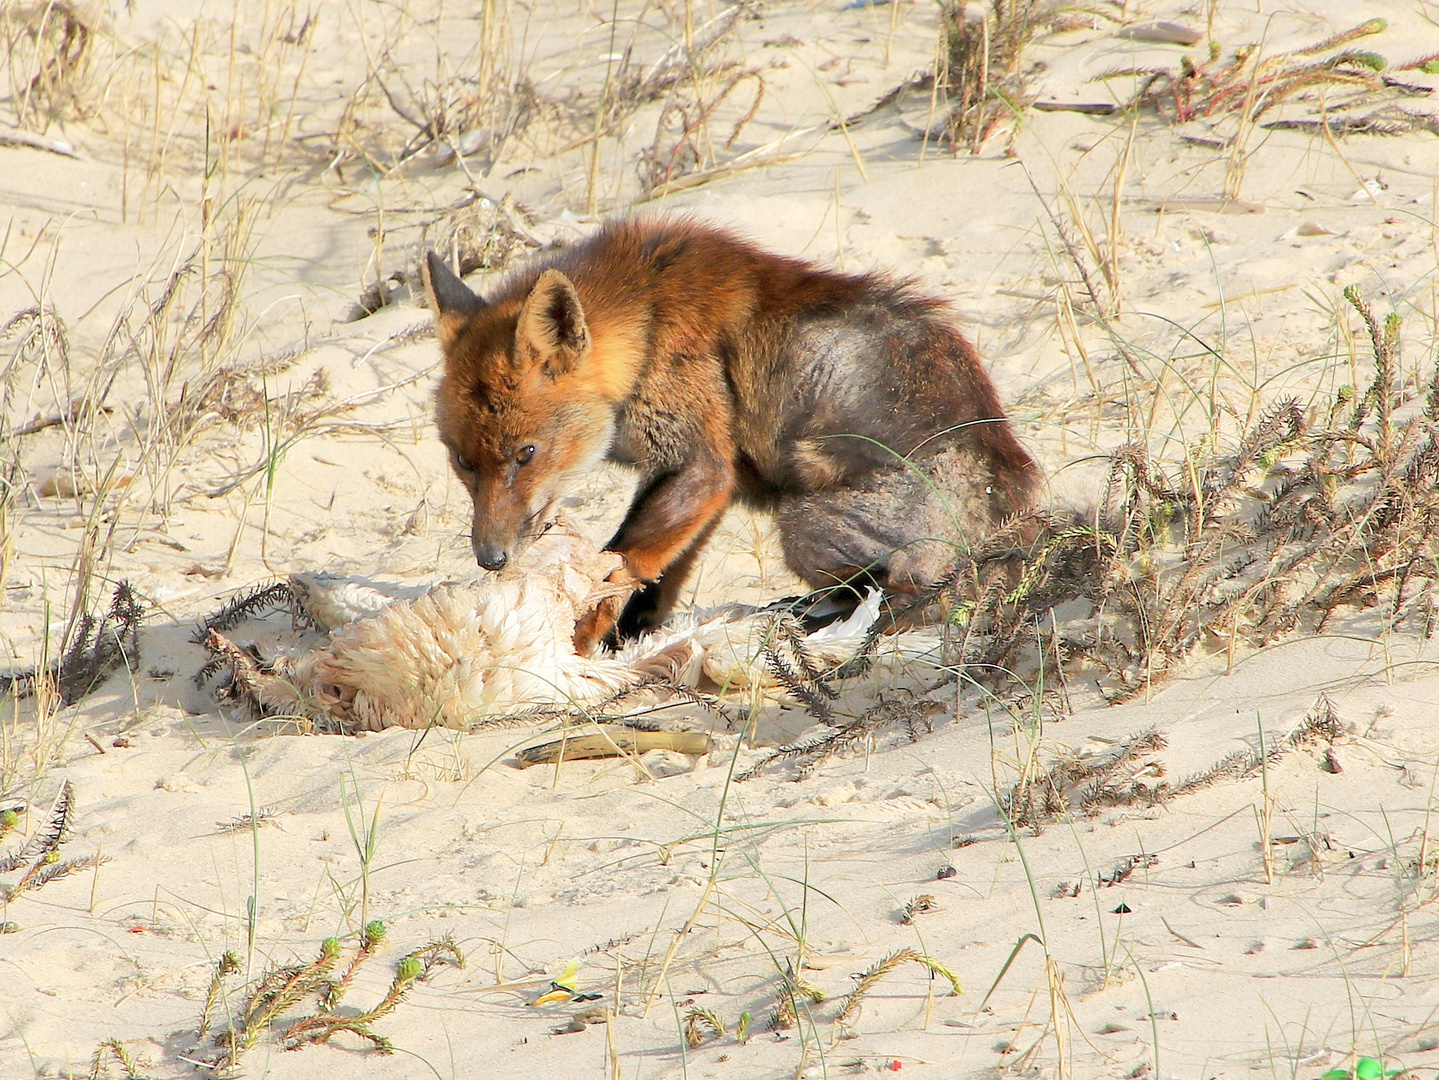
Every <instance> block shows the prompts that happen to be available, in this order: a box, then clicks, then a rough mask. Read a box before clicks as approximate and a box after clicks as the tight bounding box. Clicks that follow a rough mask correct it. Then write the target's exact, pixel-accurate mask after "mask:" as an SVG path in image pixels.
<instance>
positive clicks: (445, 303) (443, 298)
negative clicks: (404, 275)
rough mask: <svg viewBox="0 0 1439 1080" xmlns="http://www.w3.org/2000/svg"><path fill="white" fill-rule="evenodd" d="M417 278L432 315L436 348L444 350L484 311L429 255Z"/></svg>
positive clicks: (445, 267) (432, 254) (436, 258)
mask: <svg viewBox="0 0 1439 1080" xmlns="http://www.w3.org/2000/svg"><path fill="white" fill-rule="evenodd" d="M420 276H421V277H423V278H424V279H425V296H426V298H427V299H428V300H429V302H430V310H431V311H433V312H434V313H435V331H436V332H437V333H438V334H439V335H440V344H441V345H442V346H448V345H449V344H450V342H452V341H454V340H455V337H456V336H457V335H458V334H459V332H460V331H461V330H462V329H464V326H465V324H466V323H467V322H469V321H470V319H471V318H473V317H474V316H475V315H478V314H479V313H480V312H482V311H484V310H485V307H486V305H485V302H484V301H483V300H481V299H480V298H479V297H478V296H476V295H475V294H474V293H473V292H471V291H470V287H469V286H468V285H466V284H465V283H464V282H463V281H461V280H460V279H459V278H457V277H456V276H455V274H454V271H452V270H451V269H450V268H449V266H448V265H446V263H445V260H444V259H442V258H440V257H439V255H437V254H435V252H433V251H428V252H426V253H425V260H424V262H422V263H420Z"/></svg>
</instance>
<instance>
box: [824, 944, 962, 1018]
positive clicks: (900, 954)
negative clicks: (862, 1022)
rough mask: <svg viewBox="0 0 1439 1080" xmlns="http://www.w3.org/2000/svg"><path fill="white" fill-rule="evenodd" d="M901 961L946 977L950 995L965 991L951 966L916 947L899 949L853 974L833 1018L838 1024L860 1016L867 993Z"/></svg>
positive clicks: (900, 964)
mask: <svg viewBox="0 0 1439 1080" xmlns="http://www.w3.org/2000/svg"><path fill="white" fill-rule="evenodd" d="M904 964H919V965H920V966H921V967H923V968H925V969H926V970H927V971H928V972H929V974H930V977H931V978H933V977H934V976H936V975H937V976H940V977H941V978H944V979H946V980H948V982H949V987H950V992H951V993H953V994H962V993H964V987H963V986H961V985H960V983H959V976H958V975H956V974H955V973H954V971H953V970H952V969H951V968H948V967H946V966H945V965H944V964H942V963H940V962H939V961H938V960H936V959H935V958H934V957H932V956H926V955H925V954H923V953H921V952H919V951H918V950H916V949H899V950H896V951H895V952H892V953H890V954H889V955H888V956H886V957H883V958H882V959H880V960H878V961H877V962H876V963H874V964H872V965H871V966H870V967H869V968H868V969H867V970H865V971H863V972H861V973H860V974H858V975H856V976H855V980H856V982H855V987H854V989H853V990H851V991H850V992H849V993H848V994H846V995H845V996H844V997H843V998H842V999H841V1008H840V1012H839V1016H838V1017H837V1018H836V1019H837V1022H838V1023H839V1025H840V1026H841V1027H844V1026H845V1025H847V1024H849V1022H850V1021H852V1020H853V1019H854V1018H855V1017H856V1016H858V1015H859V1008H860V1005H861V1003H862V1002H863V1000H864V997H865V995H866V994H868V993H869V992H870V991H871V990H873V989H874V987H875V984H877V983H878V982H879V981H880V980H881V979H883V978H884V977H885V976H886V975H888V974H889V973H890V972H892V971H894V970H895V969H896V968H898V967H901V966H903V965H904Z"/></svg>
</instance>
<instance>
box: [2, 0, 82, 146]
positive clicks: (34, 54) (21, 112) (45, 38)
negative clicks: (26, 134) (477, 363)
mask: <svg viewBox="0 0 1439 1080" xmlns="http://www.w3.org/2000/svg"><path fill="white" fill-rule="evenodd" d="M94 39H95V28H94V26H93V25H92V23H91V22H90V21H89V20H87V19H86V18H85V17H84V15H83V14H82V13H81V11H80V10H79V9H78V8H77V7H76V6H75V5H74V4H69V3H65V2H63V0H42V2H37V3H30V4H17V5H14V6H11V5H9V4H7V5H5V7H4V9H3V10H0V48H3V49H4V50H5V59H6V68H7V69H8V71H9V73H10V93H9V96H8V97H7V98H6V99H5V102H6V104H7V105H9V107H10V110H11V112H12V113H13V115H14V117H15V124H16V126H17V127H21V128H32V129H34V130H38V131H42V132H43V131H44V130H45V129H46V128H48V127H49V126H50V125H51V124H52V123H54V122H56V121H60V120H66V119H70V118H72V117H82V116H85V115H87V114H88V112H89V109H90V105H89V102H90V98H91V93H90V85H89V83H90V76H91V70H92V67H91V55H92V53H93V45H94Z"/></svg>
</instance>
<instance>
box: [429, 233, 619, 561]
mask: <svg viewBox="0 0 1439 1080" xmlns="http://www.w3.org/2000/svg"><path fill="white" fill-rule="evenodd" d="M423 270H424V278H425V291H426V294H427V295H428V297H429V301H430V310H431V311H433V312H434V313H435V328H436V331H437V332H438V334H439V338H440V345H441V347H442V348H443V349H444V353H445V373H444V376H443V377H442V378H441V380H440V387H439V391H438V392H437V394H436V410H435V418H436V421H437V423H438V424H439V429H440V438H441V440H443V441H444V444H445V446H446V447H447V448H448V449H449V452H450V464H451V465H452V466H454V469H455V473H456V474H457V475H458V476H459V478H460V481H461V482H462V483H463V484H464V485H465V487H466V489H467V490H468V491H469V493H470V496H471V498H472V499H474V504H475V514H474V523H473V525H472V526H471V529H470V540H471V543H472V545H473V547H474V552H475V559H476V561H478V562H479V564H480V565H481V566H483V567H484V568H485V569H486V570H499V569H500V568H501V567H503V566H504V565H505V564H506V563H507V562H509V561H510V560H511V559H512V558H514V557H515V556H516V555H518V554H519V553H520V552H522V551H523V550H524V549H525V548H526V547H528V546H529V543H530V541H532V540H533V539H534V538H535V537H536V536H538V535H539V534H540V533H541V532H542V531H543V530H544V527H545V525H546V524H547V522H548V518H549V516H550V509H551V507H552V506H553V505H554V503H555V501H556V500H557V499H558V498H559V496H560V494H561V493H562V491H563V490H564V488H565V486H566V485H567V483H568V482H569V481H570V480H571V479H572V478H573V477H575V476H576V475H577V474H579V473H581V472H584V471H586V470H588V469H591V468H593V467H594V466H595V465H597V464H598V463H599V462H600V461H602V460H603V459H604V457H605V454H606V453H607V452H608V451H609V447H610V441H611V439H612V438H613V436H614V425H615V416H614V405H613V403H612V402H610V401H608V400H606V398H605V397H604V396H603V395H602V394H600V393H598V392H597V390H596V388H595V386H594V380H593V379H592V378H587V377H586V371H585V369H586V367H587V365H588V363H589V361H591V359H592V357H591V352H592V342H591V340H590V330H589V325H588V324H587V323H586V321H585V313H584V310H583V308H582V307H581V306H580V298H579V296H578V295H577V294H576V292H575V287H574V285H573V284H571V282H570V280H569V278H567V277H565V275H564V274H562V273H561V272H560V271H558V270H553V269H551V270H545V271H544V272H543V273H541V274H540V276H539V278H538V279H537V280H536V281H535V284H534V286H533V288H531V289H530V292H529V295H528V296H526V297H525V298H524V299H523V300H519V299H510V300H500V301H497V302H496V303H493V304H488V303H486V302H485V301H484V300H482V299H481V298H480V297H478V296H476V295H475V294H474V293H473V292H471V291H470V290H469V288H468V287H467V286H466V285H465V284H464V282H462V281H461V280H460V279H459V278H458V277H456V276H455V275H454V274H453V273H452V272H451V271H450V268H449V267H448V266H446V265H445V262H444V260H443V259H441V258H440V257H439V256H438V255H436V254H435V253H434V252H430V253H429V255H428V257H427V258H426V259H425V262H424V265H423Z"/></svg>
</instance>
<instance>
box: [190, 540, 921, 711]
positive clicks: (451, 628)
mask: <svg viewBox="0 0 1439 1080" xmlns="http://www.w3.org/2000/svg"><path fill="white" fill-rule="evenodd" d="M618 559H619V556H617V555H615V554H614V553H612V552H601V551H599V550H597V549H596V548H595V546H594V544H593V543H592V542H590V541H588V540H586V539H584V538H582V537H580V536H579V535H577V534H576V533H575V532H573V531H572V530H570V529H568V528H565V527H562V526H556V527H554V528H552V529H551V530H550V531H549V532H548V533H547V534H546V535H545V537H543V538H542V539H541V540H540V541H537V542H536V544H535V545H533V547H532V548H531V550H530V552H529V554H528V555H527V558H526V559H525V561H524V564H523V565H522V566H520V567H517V568H515V569H514V570H512V571H507V572H505V573H504V574H500V575H491V576H487V577H486V578H484V579H483V580H480V581H477V582H471V583H463V584H443V585H438V586H436V587H434V588H432V589H429V590H428V591H418V590H415V589H413V588H406V587H403V586H399V587H397V586H383V585H378V584H372V583H364V582H358V581H355V580H353V579H344V578H333V577H328V576H326V575H321V574H295V575H293V576H292V577H291V578H290V580H289V583H288V588H284V589H278V590H273V591H274V593H275V596H276V597H277V598H278V597H280V596H284V597H285V598H286V599H288V600H290V601H291V602H292V605H293V608H294V610H295V612H296V614H297V615H298V616H301V617H303V618H304V619H306V620H308V621H309V622H310V623H311V624H312V625H314V626H315V627H317V628H318V629H320V630H322V631H325V632H326V634H327V636H326V637H323V638H320V639H318V640H315V641H314V643H313V645H312V646H311V647H309V648H304V647H296V648H292V649H289V650H286V651H284V652H281V653H279V654H277V655H275V656H273V657H270V658H263V657H261V656H260V655H258V653H257V652H256V650H255V649H254V648H253V647H246V646H243V645H241V644H237V643H236V642H234V641H232V640H231V639H230V638H229V637H227V636H226V635H225V633H224V632H223V629H224V627H225V626H227V625H229V622H230V621H231V620H225V619H220V620H216V619H212V620H210V621H209V622H208V623H207V626H206V628H205V634H204V643H205V645H206V646H207V647H208V648H209V649H210V651H211V653H212V660H211V662H210V664H208V665H207V666H206V669H205V670H204V671H203V672H202V675H204V674H208V673H210V672H213V671H214V670H216V669H228V670H229V672H230V673H231V678H230V681H229V683H228V685H227V687H226V688H225V692H226V694H227V695H228V696H229V697H231V698H232V699H233V700H236V701H239V702H241V703H242V704H244V705H245V706H246V707H247V708H248V709H250V710H251V712H252V713H253V714H255V715H257V716H261V717H269V718H276V719H284V718H288V719H293V720H295V721H297V722H299V723H301V724H302V725H303V726H305V727H306V728H312V729H314V730H318V731H331V732H354V731H378V730H380V729H383V728H387V727H406V728H423V727H429V726H442V727H449V728H468V727H472V726H474V725H476V724H479V723H483V722H485V721H493V720H497V719H502V718H505V717H513V716H515V715H517V714H520V713H524V712H525V711H527V710H532V709H535V708H537V707H545V706H552V707H566V706H568V707H573V708H576V709H581V708H583V707H584V706H586V705H592V704H595V703H597V702H603V701H606V700H607V699H613V698H614V697H615V696H616V695H617V694H622V693H623V692H625V691H628V690H632V689H636V688H639V687H642V686H646V687H651V688H653V690H654V691H655V692H656V693H658V694H661V695H663V694H664V693H665V692H666V690H668V691H669V692H671V693H674V692H680V691H683V690H684V689H686V688H694V687H698V686H700V685H701V683H703V682H704V680H705V679H708V680H709V681H710V682H712V683H713V684H715V685H716V686H718V687H721V688H727V689H734V688H743V687H754V686H761V687H763V686H777V685H780V684H781V683H782V682H783V683H786V684H787V683H788V682H789V680H788V679H787V678H786V677H785V669H786V668H789V669H792V670H795V671H799V672H804V673H807V674H810V675H812V674H813V673H815V672H817V671H819V672H832V671H833V670H835V669H836V668H838V667H839V666H840V665H841V664H843V663H844V662H845V661H847V660H850V659H851V658H852V657H853V656H854V655H855V654H856V653H857V652H858V651H859V650H860V649H861V648H862V647H864V646H865V644H866V640H867V631H868V630H869V628H870V626H871V624H872V623H873V622H874V621H875V619H876V618H877V616H878V612H879V602H878V601H879V598H878V596H877V595H874V596H872V597H871V599H870V600H869V601H867V602H866V603H865V604H862V605H860V607H859V608H858V609H857V610H856V611H855V613H854V614H853V615H851V616H850V617H849V618H848V619H845V620H843V621H841V622H836V623H833V624H831V625H830V626H827V627H825V628H823V629H821V630H818V631H816V632H815V633H812V634H809V635H805V634H803V633H802V632H800V631H798V630H797V626H796V624H795V623H794V622H793V620H791V619H788V617H787V616H785V615H784V614H783V613H775V612H770V611H765V610H757V609H754V608H748V607H738V606H734V607H729V608H726V609H723V610H721V611H719V612H716V613H710V614H709V615H708V616H707V617H706V616H690V617H683V616H682V617H681V618H680V619H678V620H676V621H675V622H674V624H672V625H671V626H670V627H667V628H664V629H661V630H660V631H657V632H656V633H654V634H651V635H650V636H649V637H647V638H643V639H641V640H639V641H637V642H634V643H631V644H630V645H629V646H627V647H626V648H625V649H624V650H623V651H621V652H619V653H611V654H607V655H601V656H594V657H590V656H582V655H580V654H579V653H577V652H576V651H575V648H574V641H573V638H574V627H575V622H576V620H577V618H578V617H579V616H580V615H582V614H583V613H584V612H586V611H589V610H591V609H592V608H593V607H594V605H595V604H597V603H598V602H599V601H600V600H602V599H604V598H605V597H606V596H608V595H611V593H612V589H613V586H611V585H609V584H607V583H606V582H605V577H606V576H607V575H608V574H609V573H610V572H611V571H612V570H613V569H614V568H615V566H616V565H617V562H618ZM216 622H219V623H220V625H219V626H217V625H215V623H216ZM937 642H938V635H937V634H935V633H930V632H923V631H921V632H910V633H906V634H901V635H896V636H894V637H892V638H889V639H886V642H885V644H884V647H883V648H882V649H881V650H880V651H881V652H882V653H883V654H884V655H887V656H893V655H897V654H900V653H902V654H903V655H906V656H914V655H916V654H920V653H924V652H927V651H932V650H934V649H935V648H937ZM871 644H872V642H871ZM776 661H778V662H776ZM777 668H778V669H779V670H776V669H777Z"/></svg>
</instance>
